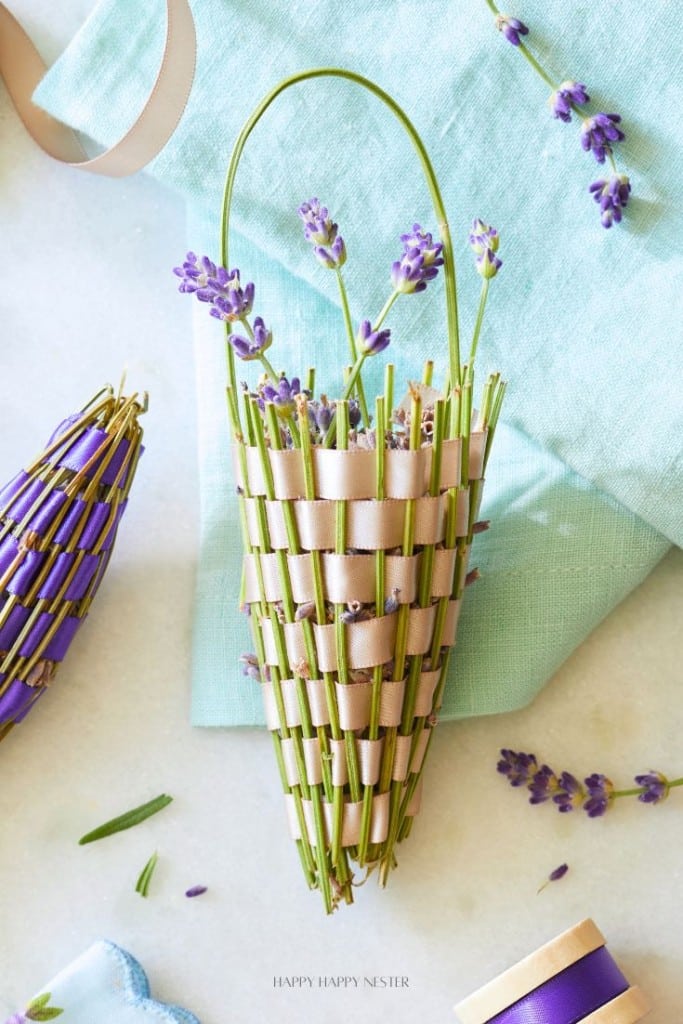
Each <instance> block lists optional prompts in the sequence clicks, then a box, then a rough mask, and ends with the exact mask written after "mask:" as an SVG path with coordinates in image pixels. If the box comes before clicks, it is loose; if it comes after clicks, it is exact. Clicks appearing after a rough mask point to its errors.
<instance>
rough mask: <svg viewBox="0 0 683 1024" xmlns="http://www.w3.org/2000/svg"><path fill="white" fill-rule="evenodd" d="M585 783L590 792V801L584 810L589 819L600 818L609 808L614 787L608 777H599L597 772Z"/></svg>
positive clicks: (585, 804) (587, 801)
mask: <svg viewBox="0 0 683 1024" xmlns="http://www.w3.org/2000/svg"><path fill="white" fill-rule="evenodd" d="M584 782H585V783H586V789H587V790H588V799H587V800H586V801H585V803H584V805H583V809H584V811H585V812H586V814H587V815H588V817H589V818H600V817H602V815H603V814H604V813H605V811H606V810H607V808H608V807H609V804H610V800H611V799H612V793H613V791H614V785H613V783H612V782H611V781H610V780H609V779H608V778H607V776H606V775H599V774H598V773H597V772H593V774H592V775H589V776H588V778H587V779H584Z"/></svg>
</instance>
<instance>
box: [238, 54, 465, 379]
mask: <svg viewBox="0 0 683 1024" xmlns="http://www.w3.org/2000/svg"><path fill="white" fill-rule="evenodd" d="M316 78H342V79H346V80H347V81H349V82H352V83H354V84H355V85H358V86H360V87H361V88H364V89H367V90H368V91H369V92H370V93H372V94H373V95H374V96H376V97H377V99H379V100H380V101H381V102H382V103H384V105H385V106H386V107H388V108H389V110H390V111H391V112H392V113H393V114H394V116H395V117H396V118H397V120H398V121H399V122H400V124H401V125H402V127H403V128H404V130H405V131H406V133H407V134H408V136H409V138H410V141H411V142H412V144H413V147H414V149H415V152H416V153H417V156H418V158H419V161H420V164H421V166H422V170H423V172H424V175H425V180H426V182H427V186H428V188H429V192H430V195H431V198H432V203H433V206H434V212H435V215H436V219H437V223H438V228H439V235H440V238H441V241H442V243H443V259H444V268H443V270H444V281H445V288H446V313H447V322H448V348H449V364H450V380H451V384H452V385H455V383H456V382H458V381H459V380H460V340H459V332H458V303H457V284H456V274H455V260H454V256H453V246H452V242H451V237H450V230H449V227H448V218H447V216H446V208H445V206H444V202H443V198H442V196H441V190H440V188H439V183H438V181H437V178H436V174H435V173H434V168H433V166H432V162H431V160H430V158H429V154H428V153H427V150H426V148H425V145H424V143H423V141H422V139H421V138H420V136H419V134H418V132H417V130H416V129H415V127H414V125H413V123H412V121H411V120H410V118H409V117H408V115H407V114H406V113H405V111H404V110H403V109H402V108H401V107H400V106H399V105H398V103H396V101H395V100H394V99H393V98H392V97H391V96H390V95H389V94H388V93H387V92H385V91H384V90H383V89H381V88H380V86H378V85H377V84H376V83H375V82H373V81H371V80H370V79H369V78H365V77H363V75H359V74H357V73H356V72H355V71H349V70H347V69H345V68H331V67H324V68H311V69H309V70H306V71H300V72H297V73H296V74H294V75H290V76H289V77H288V78H285V79H283V80H282V81H281V82H280V83H279V84H278V85H276V86H275V88H274V89H272V90H271V91H270V92H269V93H268V95H267V96H265V97H264V99H263V100H261V102H260V103H259V104H258V106H257V107H256V109H255V110H254V111H253V113H252V114H251V116H250V117H249V118H248V119H247V121H246V122H245V124H244V126H243V128H242V130H241V132H240V134H239V136H238V138H237V141H236V142H235V145H234V148H233V151H232V155H231V157H230V163H229V165H228V171H227V175H226V179H225V187H224V190H223V203H222V209H221V225H220V249H221V262H222V264H223V266H227V264H228V241H229V237H228V236H229V228H230V211H231V204H232V194H233V190H234V185H235V177H236V175H237V168H238V166H239V161H240V158H241V156H242V152H243V150H244V147H245V145H246V143H247V140H248V138H249V136H250V135H251V133H252V131H253V130H254V128H255V127H256V125H257V124H258V122H259V121H260V120H261V118H262V117H263V115H264V114H265V112H266V111H267V110H268V108H269V107H270V106H271V104H272V103H274V101H275V100H276V99H277V98H278V96H279V95H280V94H281V93H282V92H284V91H285V90H286V89H289V88H290V87H292V86H294V85H297V84H299V83H300V82H305V81H307V80H311V79H316ZM228 373H229V375H230V384H231V386H233V387H234V388H235V389H236V379H235V365H234V358H232V359H230V358H229V360H228Z"/></svg>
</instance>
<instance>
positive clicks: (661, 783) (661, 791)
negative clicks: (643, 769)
mask: <svg viewBox="0 0 683 1024" xmlns="http://www.w3.org/2000/svg"><path fill="white" fill-rule="evenodd" d="M635 782H636V785H637V786H643V787H644V789H645V792H644V793H641V794H640V796H639V797H638V799H639V800H640V802H641V803H643V804H658V803H660V802H661V801H662V800H666V798H667V797H668V795H669V780H668V779H667V777H666V775H662V773H661V772H652V771H651V772H648V773H647V774H646V775H636V778H635Z"/></svg>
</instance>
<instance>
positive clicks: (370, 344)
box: [356, 320, 391, 356]
mask: <svg viewBox="0 0 683 1024" xmlns="http://www.w3.org/2000/svg"><path fill="white" fill-rule="evenodd" d="M390 341H391V331H389V330H384V331H373V329H372V324H371V323H370V321H369V320H363V322H362V323H361V325H360V327H359V329H358V334H357V335H356V343H357V345H358V347H359V349H360V351H361V352H365V353H366V354H367V355H369V356H376V355H377V354H378V353H379V352H383V351H384V349H385V348H387V347H388V345H389V342H390Z"/></svg>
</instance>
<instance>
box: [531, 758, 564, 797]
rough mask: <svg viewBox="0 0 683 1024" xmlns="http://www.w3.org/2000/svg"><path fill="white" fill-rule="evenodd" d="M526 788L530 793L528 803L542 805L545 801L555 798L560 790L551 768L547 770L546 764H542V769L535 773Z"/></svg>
mask: <svg viewBox="0 0 683 1024" xmlns="http://www.w3.org/2000/svg"><path fill="white" fill-rule="evenodd" d="M527 788H528V790H529V792H530V793H531V796H530V797H529V803H530V804H542V803H545V801H546V800H550V799H551V797H553V796H555V794H556V793H557V791H558V790H559V788H560V783H559V781H558V778H557V776H556V775H555V772H554V771H553V770H552V768H549V767H548V765H547V764H544V765H543V767H542V768H540V769H539V770H538V771H537V772H536V774H535V775H534V777H533V778H532V780H531V782H530V783H529V785H528V787H527Z"/></svg>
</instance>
